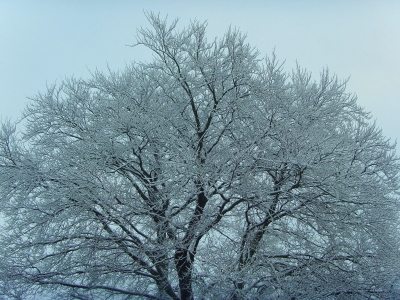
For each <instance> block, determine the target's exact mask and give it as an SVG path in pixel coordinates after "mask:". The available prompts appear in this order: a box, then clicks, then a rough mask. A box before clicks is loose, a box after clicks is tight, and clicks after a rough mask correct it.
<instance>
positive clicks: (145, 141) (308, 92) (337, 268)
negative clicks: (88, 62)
mask: <svg viewBox="0 0 400 300" xmlns="http://www.w3.org/2000/svg"><path fill="white" fill-rule="evenodd" d="M148 19H149V21H150V23H151V26H152V27H151V29H150V30H147V29H140V30H139V31H138V36H137V44H138V45H144V46H146V47H147V48H149V49H150V50H151V51H152V52H153V55H154V59H153V61H151V62H150V63H134V64H133V65H132V66H130V67H127V68H126V70H125V71H123V72H116V73H113V72H110V74H108V75H105V74H102V73H100V72H95V73H94V74H93V77H92V78H91V79H89V80H81V79H70V80H65V81H64V82H62V83H61V84H59V85H54V86H52V87H51V88H49V89H48V90H47V91H46V92H45V93H43V94H39V95H37V96H36V97H35V98H33V99H32V102H31V104H30V105H29V106H28V108H27V109H26V111H25V113H24V122H25V123H24V124H26V126H25V129H24V130H23V131H22V132H19V131H17V130H16V129H15V128H16V125H13V124H11V123H10V122H8V123H7V122H6V123H4V124H3V127H2V130H1V133H0V199H1V200H0V201H1V204H0V208H1V212H2V214H3V217H4V224H3V225H2V227H3V228H2V231H1V238H0V241H1V249H0V253H1V256H2V257H3V258H5V259H3V260H2V262H1V263H0V270H1V271H0V284H1V292H0V295H2V297H5V298H6V299H13V298H15V299H30V298H32V299H38V298H40V297H44V295H51V298H53V299H136V298H137V299H174V300H177V299H182V300H187V299H275V298H281V299H290V298H292V297H293V299H317V298H319V299H344V298H346V299H348V298H351V299H380V298H390V297H392V298H395V297H399V296H398V295H397V296H395V291H396V284H397V280H398V274H399V271H400V268H399V261H400V260H399V238H398V236H399V222H398V219H399V214H398V212H399V198H398V197H397V195H396V193H398V188H399V186H398V183H399V181H398V172H399V164H398V161H397V158H396V156H395V154H394V145H391V144H390V142H389V141H388V140H387V139H385V138H384V137H383V135H382V134H381V131H380V130H379V129H377V128H376V127H375V125H374V124H373V123H371V122H370V120H369V119H370V117H369V115H368V113H366V112H364V111H363V109H361V108H360V107H359V106H357V104H356V99H355V97H354V96H352V95H350V94H348V93H346V92H345V85H346V82H341V81H339V80H337V79H336V77H335V76H330V75H329V74H328V71H327V70H325V71H323V72H322V73H321V78H320V81H319V82H314V81H312V80H311V75H310V74H309V73H307V72H306V71H303V70H301V69H300V68H297V69H296V70H294V71H293V72H292V73H290V74H287V73H285V72H284V71H283V70H282V65H281V64H279V63H278V62H277V60H276V58H275V56H274V55H272V57H270V58H267V59H265V60H261V59H259V55H258V53H257V51H255V50H254V49H253V48H251V47H250V46H249V45H248V44H246V43H245V37H244V36H243V35H241V34H240V32H238V31H235V30H232V29H229V30H228V31H227V33H226V34H225V35H224V37H223V38H222V39H220V40H217V39H215V40H213V41H211V42H208V41H207V40H206V37H205V30H206V25H205V24H202V23H198V22H193V23H191V24H190V25H189V26H188V27H187V28H186V29H183V30H181V31H179V30H177V29H176V21H175V22H172V24H168V23H167V21H166V20H161V19H160V18H159V17H157V16H155V15H152V14H150V15H149V16H148Z"/></svg>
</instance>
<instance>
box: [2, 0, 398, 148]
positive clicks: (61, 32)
mask: <svg viewBox="0 0 400 300" xmlns="http://www.w3.org/2000/svg"><path fill="white" fill-rule="evenodd" d="M144 11H153V12H156V13H160V14H161V16H166V15H168V17H169V18H170V19H171V20H172V19H174V18H177V17H179V18H180V22H179V24H180V25H181V26H184V25H186V24H187V23H188V22H189V20H191V19H197V20H199V21H205V20H207V21H208V36H209V38H210V39H211V38H214V37H215V36H219V37H220V36H222V35H223V34H224V32H225V31H226V29H227V27H228V26H229V25H232V26H235V27H237V28H240V29H241V30H242V31H243V32H245V33H247V35H248V42H249V43H250V44H251V45H253V46H255V47H257V48H258V49H259V50H260V52H261V53H262V54H263V55H267V54H271V52H272V51H273V50H274V49H275V53H276V55H277V57H278V59H280V60H281V61H286V63H285V67H286V69H287V70H288V71H289V70H291V69H292V68H293V67H294V66H295V65H296V61H297V62H298V63H299V64H300V66H301V67H304V68H307V69H308V70H309V71H311V72H312V73H313V76H314V77H315V78H316V79H317V78H318V76H319V73H320V71H321V70H322V69H323V68H324V67H328V68H329V70H330V72H331V73H334V74H336V75H337V76H338V77H339V78H343V79H344V78H348V77H351V78H350V81H349V83H348V89H347V90H348V92H351V93H355V94H357V96H358V101H359V104H360V105H361V106H363V107H364V108H365V109H366V110H367V111H370V112H371V113H372V116H373V118H374V119H376V120H377V124H378V125H379V126H380V127H381V128H382V129H383V132H384V134H385V135H386V136H387V137H390V138H391V139H392V140H395V139H397V140H398V141H399V143H400V117H399V114H400V92H399V89H400V1H395V0H393V1H389V0H380V1H368V0H363V1H351V0H350V1H327V0H326V1H324V0H319V1H317V0H315V1H300V0H298V1H295V0H293V1H282V0H281V1H278V0H276V1H266V0H264V1H261V0H260V1H252V0H246V1H233V0H229V1H218V0H214V1H205V0H203V1H188V0H186V1H183V0H182V1H122V0H121V1H119V0H113V1H111V0H108V1H105V0H104V1H101V0H97V1H94V0H84V1H83V0H82V1H78V0H68V1H67V0H65V1H62V0H53V1H39V0H38V1H35V0H30V1H28V0H26V1H20V0H0V117H2V119H3V120H4V119H5V118H9V117H11V118H12V119H17V118H18V117H19V116H20V112H21V110H22V109H23V108H24V107H25V105H26V104H27V103H28V99H27V97H29V96H33V95H35V94H37V93H38V92H39V91H44V90H45V89H46V85H50V84H52V83H54V82H55V81H58V82H60V81H61V80H62V79H63V78H66V77H70V76H76V77H82V78H87V77H89V76H90V72H89V71H90V70H92V71H93V70H95V69H96V68H97V69H100V70H106V69H107V64H108V65H109V67H110V68H111V69H113V70H116V69H122V68H123V67H124V66H125V64H129V63H130V62H131V61H134V60H142V59H144V58H146V57H147V56H146V53H147V52H144V49H143V48H140V47H135V48H131V47H127V46H126V45H128V44H133V43H134V42H135V38H134V36H135V32H136V29H137V28H139V27H141V26H143V27H147V26H148V22H147V20H146V18H145V16H144V13H143V12H144ZM399 148H400V145H399V146H398V150H397V152H398V153H399V154H400V151H399Z"/></svg>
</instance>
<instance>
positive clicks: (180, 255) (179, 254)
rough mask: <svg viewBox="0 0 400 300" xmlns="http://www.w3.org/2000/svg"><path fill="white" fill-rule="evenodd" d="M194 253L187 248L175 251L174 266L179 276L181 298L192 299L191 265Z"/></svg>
mask: <svg viewBox="0 0 400 300" xmlns="http://www.w3.org/2000/svg"><path fill="white" fill-rule="evenodd" d="M193 260H194V255H193V254H192V253H190V251H188V250H187V249H182V248H181V249H178V250H176V252H175V267H176V271H177V272H178V277H179V289H180V294H181V300H194V298H193V290H192V265H193Z"/></svg>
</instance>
